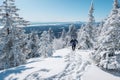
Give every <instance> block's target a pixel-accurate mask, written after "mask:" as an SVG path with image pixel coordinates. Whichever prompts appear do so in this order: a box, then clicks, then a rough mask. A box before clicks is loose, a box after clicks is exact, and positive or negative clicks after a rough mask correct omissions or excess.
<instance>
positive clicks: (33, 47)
mask: <svg viewBox="0 0 120 80" xmlns="http://www.w3.org/2000/svg"><path fill="white" fill-rule="evenodd" d="M39 43H40V39H39V37H38V34H37V32H35V31H34V32H32V33H31V34H29V42H28V46H29V49H30V53H29V54H28V56H27V58H33V57H39V56H40V54H39V52H38V49H39Z"/></svg>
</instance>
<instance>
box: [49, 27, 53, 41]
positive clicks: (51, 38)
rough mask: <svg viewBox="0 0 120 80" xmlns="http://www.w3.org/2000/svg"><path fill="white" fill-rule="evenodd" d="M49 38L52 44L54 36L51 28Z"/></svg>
mask: <svg viewBox="0 0 120 80" xmlns="http://www.w3.org/2000/svg"><path fill="white" fill-rule="evenodd" d="M48 37H49V40H50V42H52V41H53V39H54V34H53V31H52V29H51V28H49V30H48Z"/></svg>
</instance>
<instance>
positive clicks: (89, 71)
mask: <svg viewBox="0 0 120 80" xmlns="http://www.w3.org/2000/svg"><path fill="white" fill-rule="evenodd" d="M91 52H92V51H91V50H76V51H71V49H70V48H65V49H60V50H57V51H55V52H54V55H53V57H50V58H33V59H29V60H28V61H27V63H26V64H24V65H21V66H18V67H15V68H10V69H6V70H2V71H0V80H120V76H117V75H116V76H115V75H113V74H110V73H108V72H105V71H103V70H101V69H100V68H98V67H97V66H95V65H94V64H93V62H92V60H91V59H90V58H89V53H91ZM119 74H120V73H119Z"/></svg>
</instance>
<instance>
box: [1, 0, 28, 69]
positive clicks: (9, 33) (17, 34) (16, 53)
mask: <svg viewBox="0 0 120 80" xmlns="http://www.w3.org/2000/svg"><path fill="white" fill-rule="evenodd" d="M0 10H1V11H0V23H1V25H3V26H4V27H3V28H2V29H1V31H0V41H1V42H0V69H5V68H10V67H14V66H18V65H21V64H24V63H25V62H26V54H25V53H26V52H27V50H28V49H27V46H26V44H27V36H26V35H25V34H24V30H23V29H22V28H20V27H21V26H26V25H27V24H28V21H25V20H23V18H21V17H19V14H18V13H17V11H18V10H19V9H18V8H16V6H15V0H4V2H3V5H2V6H0Z"/></svg>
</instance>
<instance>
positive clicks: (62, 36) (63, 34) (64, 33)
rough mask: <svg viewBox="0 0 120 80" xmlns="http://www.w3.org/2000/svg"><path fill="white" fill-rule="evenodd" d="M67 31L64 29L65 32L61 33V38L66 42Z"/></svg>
mask: <svg viewBox="0 0 120 80" xmlns="http://www.w3.org/2000/svg"><path fill="white" fill-rule="evenodd" d="M66 34H67V33H66V31H65V28H63V30H62V33H61V38H62V39H63V40H65V37H66Z"/></svg>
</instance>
